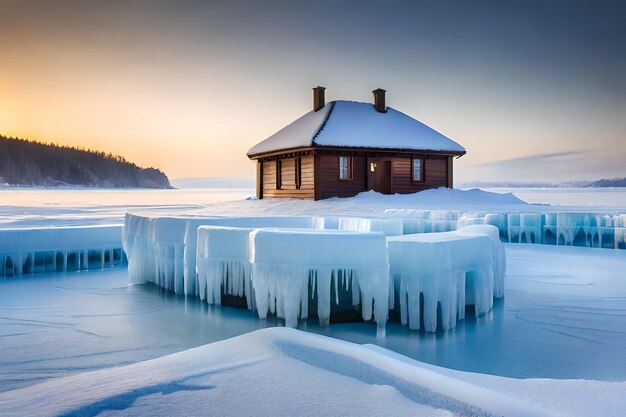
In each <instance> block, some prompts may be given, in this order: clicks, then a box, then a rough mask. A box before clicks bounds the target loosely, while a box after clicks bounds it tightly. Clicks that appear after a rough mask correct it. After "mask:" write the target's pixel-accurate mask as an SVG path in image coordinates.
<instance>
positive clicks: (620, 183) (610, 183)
mask: <svg viewBox="0 0 626 417" xmlns="http://www.w3.org/2000/svg"><path fill="white" fill-rule="evenodd" d="M590 187H626V177H625V178H613V179H610V180H606V179H602V180H598V181H594V182H592V183H591V185H590Z"/></svg>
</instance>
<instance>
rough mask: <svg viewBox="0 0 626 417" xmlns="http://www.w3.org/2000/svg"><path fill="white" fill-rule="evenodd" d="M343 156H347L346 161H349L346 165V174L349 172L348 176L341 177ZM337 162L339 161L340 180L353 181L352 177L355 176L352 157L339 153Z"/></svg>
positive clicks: (338, 176)
mask: <svg viewBox="0 0 626 417" xmlns="http://www.w3.org/2000/svg"><path fill="white" fill-rule="evenodd" d="M342 158H346V161H347V164H348V166H347V167H346V174H347V177H346V178H342V177H341V159H342ZM337 162H338V163H337V169H338V175H337V178H338V180H339V181H352V178H353V176H352V166H353V163H352V157H351V156H348V155H339V158H338V161H337Z"/></svg>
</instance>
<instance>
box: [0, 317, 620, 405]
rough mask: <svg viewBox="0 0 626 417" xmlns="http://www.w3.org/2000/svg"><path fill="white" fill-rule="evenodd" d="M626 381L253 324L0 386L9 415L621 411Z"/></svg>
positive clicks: (2, 400) (1, 397)
mask: <svg viewBox="0 0 626 417" xmlns="http://www.w3.org/2000/svg"><path fill="white" fill-rule="evenodd" d="M624 392H626V383H624V382H618V383H611V382H596V381H583V380H578V381H573V380H546V379H541V380H532V379H531V380H515V379H509V378H502V377H493V376H488V375H480V374H471V373H465V372H459V371H452V370H449V369H445V368H439V367H436V366H432V365H426V364H423V363H420V362H417V361H413V360H411V359H408V358H406V357H403V356H401V355H398V354H395V353H393V352H390V351H388V350H386V349H383V348H379V347H376V346H368V345H365V346H361V345H356V344H353V343H349V342H344V341H340V340H336V339H331V338H327V337H324V336H319V335H313V334H308V333H304V332H300V331H297V330H293V329H285V328H273V329H265V330H259V331H256V332H252V333H248V334H246V335H243V336H239V337H236V338H232V339H228V340H225V341H221V342H217V343H213V344H209V345H205V346H201V347H199V348H195V349H190V350H187V351H183V352H180V353H176V354H173V355H169V356H165V357H162V358H158V359H154V360H150V361H145V362H139V363H136V364H132V365H128V366H124V367H117V368H111V369H105V370H100V371H96V372H89V373H84V374H79V375H74V376H70V377H66V378H60V379H55V380H51V381H47V382H43V383H41V384H38V385H34V386H31V387H27V388H22V389H18V390H14V391H9V392H6V393H2V394H0V414H2V415H3V416H5V417H9V416H23V415H29V416H57V415H106V416H121V415H125V416H126V415H145V416H148V415H149V416H192V415H205V414H211V415H222V416H237V417H242V416H259V415H279V416H280V415H283V416H287V415H298V416H313V415H314V416H337V415H342V416H398V415H422V416H426V415H428V416H453V415H456V416H495V415H498V416H520V417H521V416H528V417H530V416H533V417H540V416H555V417H556V416H573V417H576V416H581V417H582V416H584V417H590V416H603V417H612V416H619V415H622V411H623V407H624V395H623V394H624Z"/></svg>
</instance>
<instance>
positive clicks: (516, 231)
mask: <svg viewBox="0 0 626 417" xmlns="http://www.w3.org/2000/svg"><path fill="white" fill-rule="evenodd" d="M625 219H626V215H624V214H614V215H609V214H601V213H582V212H558V211H555V212H547V213H541V212H528V213H524V212H516V213H496V214H487V213H465V214H463V215H461V216H459V219H458V221H457V222H458V225H457V226H458V227H459V228H460V227H463V226H466V225H471V224H490V225H493V226H496V227H498V230H499V235H500V239H501V240H502V241H505V242H510V243H543V244H546V245H561V246H585V247H594V248H606V249H626V241H625V237H626V224H625Z"/></svg>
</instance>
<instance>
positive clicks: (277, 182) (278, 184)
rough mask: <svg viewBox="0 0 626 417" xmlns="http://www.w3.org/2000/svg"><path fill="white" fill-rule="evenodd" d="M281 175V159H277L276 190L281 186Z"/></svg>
mask: <svg viewBox="0 0 626 417" xmlns="http://www.w3.org/2000/svg"><path fill="white" fill-rule="evenodd" d="M282 176H283V161H281V160H280V159H277V160H276V189H277V190H280V188H281V187H282V186H283V181H282Z"/></svg>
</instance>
